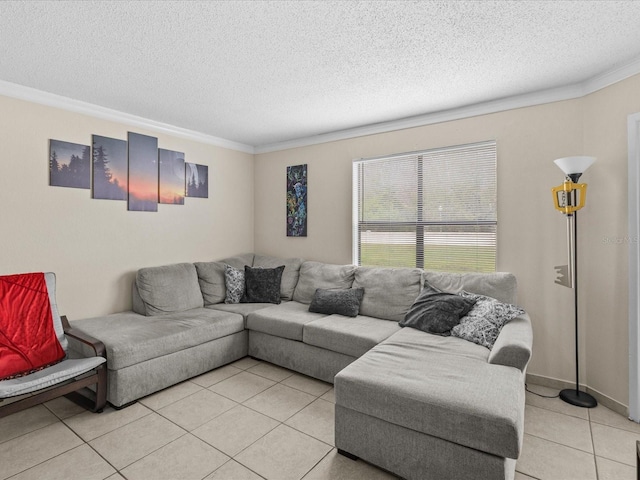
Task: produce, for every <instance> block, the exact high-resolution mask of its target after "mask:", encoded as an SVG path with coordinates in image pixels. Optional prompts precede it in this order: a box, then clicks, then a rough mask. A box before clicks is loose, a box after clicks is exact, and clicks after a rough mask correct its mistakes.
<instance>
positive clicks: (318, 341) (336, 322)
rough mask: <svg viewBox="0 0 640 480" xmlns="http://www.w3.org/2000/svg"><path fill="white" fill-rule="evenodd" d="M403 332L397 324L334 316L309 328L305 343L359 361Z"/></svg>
mask: <svg viewBox="0 0 640 480" xmlns="http://www.w3.org/2000/svg"><path fill="white" fill-rule="evenodd" d="M398 330H400V327H399V326H398V324H397V323H395V322H389V321H387V320H380V319H378V318H372V317H367V316H364V315H358V316H357V317H354V318H351V317H345V316H342V315H330V316H328V317H324V318H319V319H317V320H314V321H313V322H309V323H307V324H305V326H304V331H303V336H302V341H303V342H304V343H306V344H308V345H314V346H316V347H321V348H326V349H327V350H331V351H332V352H338V353H344V354H345V355H351V356H352V357H359V356H361V355H363V354H365V353H366V352H367V351H369V350H370V349H371V348H373V347H375V346H376V345H377V344H379V343H380V342H381V341H383V340H384V339H386V338H388V337H390V336H391V335H393V334H394V333H396V332H397V331H398Z"/></svg>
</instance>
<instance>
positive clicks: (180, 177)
mask: <svg viewBox="0 0 640 480" xmlns="http://www.w3.org/2000/svg"><path fill="white" fill-rule="evenodd" d="M158 160H159V161H160V203H168V204H172V205H184V188H185V185H184V153H181V152H173V151H171V150H165V149H163V148H161V149H159V150H158Z"/></svg>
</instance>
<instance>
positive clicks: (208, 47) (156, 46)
mask: <svg viewBox="0 0 640 480" xmlns="http://www.w3.org/2000/svg"><path fill="white" fill-rule="evenodd" d="M638 58H640V2H637V1H554V2H551V1H337V2H336V1H292V2H289V1H208V2H206V1H188V2H186V1H185V2H183V1H176V2H174V1H83V2H68V1H53V2H50V1H2V2H0V80H2V81H5V82H10V83H14V84H18V85H22V86H26V87H31V88H35V89H38V90H42V91H45V92H49V93H53V94H57V95H61V96H64V97H70V98H72V99H75V100H80V101H82V102H87V103H90V104H94V105H98V106H101V107H106V108H109V109H113V110H117V111H121V112H126V113H128V114H132V115H136V116H139V117H143V118H146V119H150V120H153V121H156V122H162V123H165V124H168V125H173V126H177V127H180V128H183V129H189V130H193V131H196V132H200V133H203V134H206V135H211V136H215V137H218V138H222V139H226V140H230V141H233V142H238V143H242V144H245V145H249V146H253V147H260V146H265V145H271V144H277V143H280V142H287V141H291V140H294V139H299V138H307V137H313V136H317V135H322V134H327V133H330V132H336V131H341V130H346V129H353V128H357V127H362V126H365V125H372V124H376V123H381V122H389V121H394V120H398V119H403V118H407V117H413V116H418V115H424V114H428V113H433V112H441V111H446V110H450V109H455V108H459V107H463V106H469V105H475V104H479V103H483V102H489V101H493V100H497V99H501V98H505V97H511V96H517V95H523V94H528V93H531V92H536V91H540V90H545V89H551V88H557V87H561V86H565V85H571V84H575V83H577V82H582V81H584V80H586V79H589V78H592V77H594V76H597V75H600V74H603V73H604V72H607V71H611V70H613V69H616V68H620V67H622V66H624V65H626V64H628V63H629V62H632V61H635V60H637V59H638Z"/></svg>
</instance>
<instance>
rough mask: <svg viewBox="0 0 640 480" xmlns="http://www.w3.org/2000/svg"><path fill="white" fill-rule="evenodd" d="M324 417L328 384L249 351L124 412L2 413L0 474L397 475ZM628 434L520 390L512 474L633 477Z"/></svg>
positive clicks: (371, 478) (635, 435) (605, 413)
mask: <svg viewBox="0 0 640 480" xmlns="http://www.w3.org/2000/svg"><path fill="white" fill-rule="evenodd" d="M529 389H530V390H532V391H535V392H538V393H541V394H543V395H554V394H556V393H557V392H556V391H554V390H551V389H548V388H545V387H541V386H537V385H529ZM333 418H334V396H333V387H332V386H331V385H330V384H328V383H324V382H320V381H318V380H314V379H312V378H309V377H305V376H303V375H300V374H297V373H295V372H292V371H289V370H286V369H283V368H280V367H277V366H275V365H271V364H269V363H266V362H258V361H256V360H253V359H251V358H248V357H247V358H244V359H242V360H239V361H237V362H235V363H233V364H231V365H228V366H225V367H221V368H218V369H216V370H213V371H212V372H209V373H206V374H204V375H201V376H199V377H197V378H193V379H191V380H189V381H186V382H183V383H181V384H179V385H176V386H174V387H171V388H168V389H167V390H164V391H162V392H159V393H156V394H154V395H151V396H149V397H146V398H144V399H142V400H140V401H139V402H138V403H136V404H134V405H132V406H130V407H128V408H125V409H123V410H113V409H111V408H107V409H106V410H105V411H104V412H103V413H101V414H93V413H90V412H86V411H84V410H83V409H82V408H81V407H78V406H76V405H75V404H73V403H71V402H70V401H68V400H66V399H64V398H61V399H56V400H53V401H51V402H48V403H46V404H45V405H39V406H37V407H33V408H31V409H29V410H26V411H24V412H20V413H17V414H14V415H11V416H9V417H6V418H3V419H0V480H4V479H7V478H10V479H12V480H18V479H19V480H28V479H38V480H52V479H60V480H73V479H79V480H93V479H95V480H104V479H108V480H122V479H123V478H125V479H128V480H138V479H140V480H142V479H149V480H162V479H171V480H173V479H181V480H182V479H200V480H202V479H206V480H214V479H216V480H256V479H258V480H259V479H262V478H265V479H269V480H289V479H291V480H300V479H304V480H322V479H325V480H329V479H331V480H334V479H343V480H348V479H362V480H365V479H366V480H381V479H393V478H395V477H393V476H392V475H390V474H388V473H386V472H383V471H382V470H379V469H377V468H375V467H373V466H371V465H369V464H367V463H365V462H363V461H360V460H359V461H352V460H349V459H347V458H345V457H343V456H341V455H338V454H337V452H336V449H335V448H334V445H333V443H334V440H333V435H334V428H333ZM636 440H640V425H638V424H636V423H633V422H631V421H629V420H627V419H626V418H624V417H623V416H621V415H618V414H616V413H614V412H612V411H611V410H609V409H607V408H606V407H603V406H598V407H597V408H595V409H582V408H578V407H573V406H571V405H568V404H566V403H564V402H562V401H561V400H560V399H558V398H541V397H538V396H536V395H533V394H531V393H527V405H526V411H525V436H524V447H523V451H522V454H521V456H520V459H519V460H518V463H517V473H516V479H517V480H527V479H532V478H534V479H541V480H547V479H558V480H571V479H576V480H596V479H597V480H632V479H634V478H636V477H635V475H636V474H635V462H636V461H635V458H636V457H635V442H636Z"/></svg>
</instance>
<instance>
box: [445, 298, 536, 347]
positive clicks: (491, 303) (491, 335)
mask: <svg viewBox="0 0 640 480" xmlns="http://www.w3.org/2000/svg"><path fill="white" fill-rule="evenodd" d="M459 295H460V296H461V297H464V298H470V299H475V300H476V304H475V306H474V307H473V308H472V309H471V311H470V312H469V313H468V314H467V316H465V317H463V318H462V319H461V320H460V323H459V324H458V325H456V326H455V327H453V328H452V329H451V335H453V336H454V337H459V338H463V339H464V340H468V341H470V342H473V343H477V344H478V345H482V346H483V347H487V348H488V349H489V350H491V349H492V348H493V344H494V343H495V342H496V339H497V338H498V335H499V334H500V330H502V327H503V326H504V325H505V324H506V323H508V322H510V321H511V320H513V319H514V318H516V317H517V316H519V315H523V314H524V313H525V311H524V310H523V309H521V308H520V307H516V306H515V305H510V304H508V303H501V302H499V301H498V300H496V299H495V298H491V297H485V296H484V295H476V294H475V293H468V292H460V293H459Z"/></svg>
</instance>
